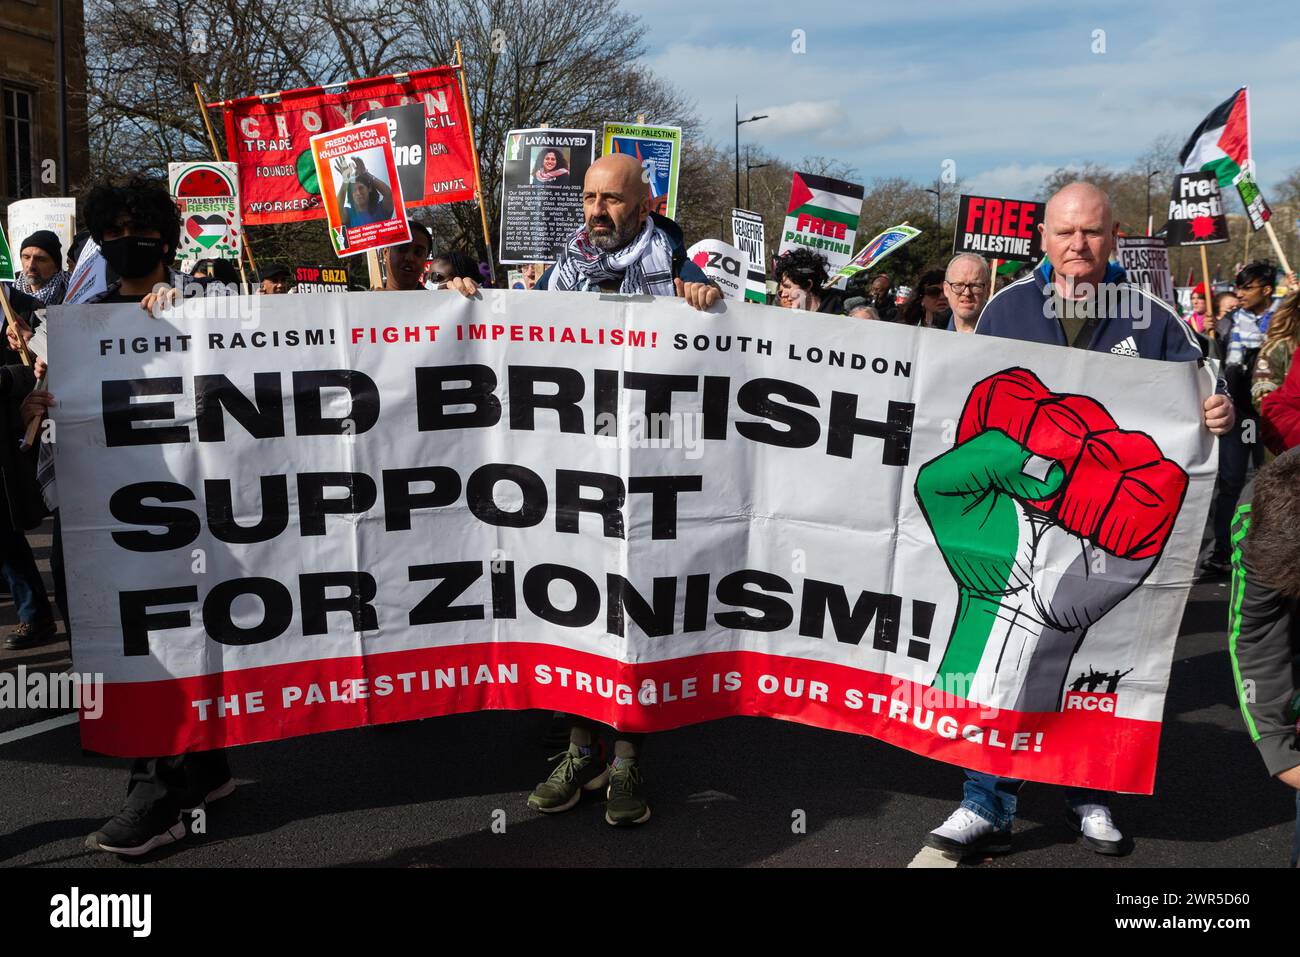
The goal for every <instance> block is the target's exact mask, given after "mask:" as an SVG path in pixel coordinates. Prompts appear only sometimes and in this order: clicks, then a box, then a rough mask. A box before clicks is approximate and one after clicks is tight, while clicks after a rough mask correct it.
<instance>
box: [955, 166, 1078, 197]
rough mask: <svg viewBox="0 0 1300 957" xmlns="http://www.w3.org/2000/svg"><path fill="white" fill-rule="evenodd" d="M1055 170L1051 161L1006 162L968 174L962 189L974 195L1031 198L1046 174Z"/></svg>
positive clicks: (1041, 184) (1035, 193)
mask: <svg viewBox="0 0 1300 957" xmlns="http://www.w3.org/2000/svg"><path fill="white" fill-rule="evenodd" d="M1054 172H1056V166H1055V165H1054V164H1052V163H1028V164H1024V165H1022V164H1020V163H1008V164H1007V165H1005V166H998V167H995V168H993V169H987V170H984V171H983V172H980V173H976V174H975V175H974V176H968V177H966V179H965V182H964V183H963V184H962V191H963V192H966V193H971V194H974V195H976V196H1003V197H1006V198H1007V199H1033V198H1034V197H1035V196H1037V195H1038V191H1039V190H1040V189H1041V188H1042V186H1043V180H1044V179H1046V178H1047V176H1048V174H1050V173H1054Z"/></svg>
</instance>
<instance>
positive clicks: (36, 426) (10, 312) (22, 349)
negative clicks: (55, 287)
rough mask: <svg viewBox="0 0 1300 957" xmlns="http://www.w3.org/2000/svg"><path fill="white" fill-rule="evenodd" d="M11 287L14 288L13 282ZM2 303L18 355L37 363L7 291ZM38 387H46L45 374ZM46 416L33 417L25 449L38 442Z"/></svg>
mask: <svg viewBox="0 0 1300 957" xmlns="http://www.w3.org/2000/svg"><path fill="white" fill-rule="evenodd" d="M9 288H10V289H12V288H13V286H12V284H11V285H10V287H9ZM0 303H3V304H4V314H5V325H6V326H7V327H8V328H9V329H10V330H12V332H13V335H14V339H16V340H17V341H18V355H19V356H20V357H21V358H22V360H23V365H25V366H30V365H35V360H34V359H33V357H32V352H31V350H30V349H29V348H27V340H26V339H24V338H23V335H22V332H20V331H19V329H18V316H17V315H16V314H15V313H14V308H13V306H12V305H11V304H10V302H9V295H8V294H7V293H4V292H0ZM36 388H38V389H44V388H45V377H44V376H41V378H39V379H37V380H36ZM44 418H45V415H44V413H42V414H41V415H38V416H37V417H36V418H34V419H32V423H31V425H29V426H28V427H27V431H26V433H24V435H23V441H22V445H21V446H20V447H21V448H22V449H23V450H24V451H26V450H27V449H30V448H31V447H32V445H33V443H35V442H36V435H37V433H38V432H40V431H41V422H42V421H43V420H44Z"/></svg>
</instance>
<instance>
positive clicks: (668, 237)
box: [537, 153, 722, 309]
mask: <svg viewBox="0 0 1300 957" xmlns="http://www.w3.org/2000/svg"><path fill="white" fill-rule="evenodd" d="M582 212H583V217H584V219H585V220H586V221H585V222H584V224H583V225H582V227H581V228H580V229H578V231H577V232H575V233H574V234H573V235H572V236H571V237H570V238H569V241H568V243H567V244H566V245H565V248H564V249H562V250H561V251H560V254H559V257H558V259H557V260H556V262H555V265H553V266H551V267H550V268H549V269H547V270H546V272H545V273H543V274H542V278H541V279H539V280H538V281H537V288H538V289H552V290H559V291H573V290H577V291H579V292H586V291H591V292H620V293H623V294H625V295H645V294H649V295H652V296H677V297H679V298H682V299H685V300H686V301H687V302H688V303H690V305H692V306H693V307H694V308H696V309H708V308H709V306H711V305H713V304H714V303H715V302H717V301H718V300H719V299H721V298H722V291H721V290H720V289H718V287H717V286H715V285H714V284H713V283H712V282H710V281H709V278H708V277H707V276H706V275H704V272H703V270H701V269H700V267H699V266H697V265H695V263H693V262H691V261H690V260H689V259H687V258H686V243H685V241H684V240H683V239H682V231H681V228H680V227H679V226H678V225H677V224H676V223H674V222H673V221H672V220H671V219H667V218H665V217H663V216H660V215H659V214H658V213H652V212H651V211H650V190H649V187H647V185H646V183H645V181H644V180H643V179H642V178H641V164H640V163H638V162H637V161H636V159H635V158H634V157H632V156H628V155H627V154H626V153H611V154H610V155H608V156H602V157H601V158H600V159H598V160H596V162H594V163H592V164H591V166H590V167H588V169H587V176H586V178H585V179H584V180H583V183H582Z"/></svg>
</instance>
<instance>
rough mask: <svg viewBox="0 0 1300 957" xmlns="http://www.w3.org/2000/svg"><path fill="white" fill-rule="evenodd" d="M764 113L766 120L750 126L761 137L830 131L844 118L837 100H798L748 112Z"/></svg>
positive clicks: (759, 114) (838, 125)
mask: <svg viewBox="0 0 1300 957" xmlns="http://www.w3.org/2000/svg"><path fill="white" fill-rule="evenodd" d="M764 114H766V116H767V119H765V120H759V121H758V123H755V124H754V126H753V127H752V129H753V130H754V132H755V134H761V135H762V136H763V138H764V139H768V138H771V139H779V138H780V137H783V136H801V135H805V134H808V133H824V132H831V131H833V130H835V129H836V128H837V127H840V126H843V125H844V123H845V122H846V120H847V117H846V116H845V115H844V110H843V109H842V108H841V107H840V102H839V100H800V101H799V102H797V103H789V104H787V105H785V106H765V107H763V108H762V109H761V110H756V111H755V112H754V113H753V114H751V115H754V116H762V115H764ZM741 119H744V117H743V116H742V117H741ZM760 124H761V125H760Z"/></svg>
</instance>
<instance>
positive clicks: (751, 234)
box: [731, 209, 767, 305]
mask: <svg viewBox="0 0 1300 957" xmlns="http://www.w3.org/2000/svg"><path fill="white" fill-rule="evenodd" d="M731 241H732V243H734V244H735V246H736V248H737V249H740V250H743V251H744V252H745V254H746V255H747V256H748V257H749V275H748V277H747V278H746V282H745V301H746V302H756V303H758V304H759V305H764V304H766V303H767V244H766V243H765V242H764V241H763V217H762V216H760V215H758V213H751V212H750V211H749V210H747V209H733V210H732V211H731Z"/></svg>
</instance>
